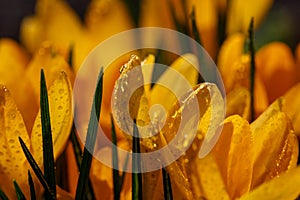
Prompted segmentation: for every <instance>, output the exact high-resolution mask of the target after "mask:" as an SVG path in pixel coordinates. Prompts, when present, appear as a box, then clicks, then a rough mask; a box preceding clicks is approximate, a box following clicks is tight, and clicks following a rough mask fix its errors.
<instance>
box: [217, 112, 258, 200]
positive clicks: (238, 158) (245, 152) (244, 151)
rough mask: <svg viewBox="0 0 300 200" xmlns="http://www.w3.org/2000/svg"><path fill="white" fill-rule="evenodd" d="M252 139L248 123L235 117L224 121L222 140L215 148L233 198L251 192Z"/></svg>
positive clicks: (224, 178)
mask: <svg viewBox="0 0 300 200" xmlns="http://www.w3.org/2000/svg"><path fill="white" fill-rule="evenodd" d="M251 138H252V135H251V131H250V125H249V123H248V121H247V120H245V119H243V118H242V117H240V116H238V115H233V116H230V117H228V118H227V119H226V120H225V121H224V125H223V129H222V133H221V136H220V139H219V140H218V142H217V144H216V146H215V148H214V155H215V157H216V161H217V163H218V166H219V168H220V171H221V174H222V177H223V180H224V182H225V185H226V188H227V191H228V194H229V196H230V197H231V198H233V197H239V196H241V195H242V194H243V193H246V192H248V191H249V190H250V186H251V180H252V164H251V163H252V158H251V154H252V153H253V150H252V140H251ZM237 174H239V176H237Z"/></svg>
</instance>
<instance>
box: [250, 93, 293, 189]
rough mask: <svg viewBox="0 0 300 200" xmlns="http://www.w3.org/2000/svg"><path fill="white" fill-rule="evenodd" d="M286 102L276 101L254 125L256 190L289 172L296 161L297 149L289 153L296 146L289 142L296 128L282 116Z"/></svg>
mask: <svg viewBox="0 0 300 200" xmlns="http://www.w3.org/2000/svg"><path fill="white" fill-rule="evenodd" d="M282 101H283V99H278V100H277V101H275V102H274V103H273V104H272V105H271V106H270V107H269V108H268V109H267V110H266V111H265V112H264V113H263V114H262V115H261V116H260V117H259V118H258V119H257V120H255V121H254V122H253V123H252V124H251V131H252V133H253V145H254V146H253V150H254V153H253V159H254V160H253V161H254V166H253V167H254V168H253V177H252V188H254V187H256V186H258V185H259V184H261V183H263V182H264V181H265V180H268V179H270V178H273V177H274V176H277V175H278V174H280V173H281V172H283V171H285V170H286V169H287V165H288V163H289V162H290V160H292V158H293V155H294V154H293V149H294V147H289V149H287V147H288V146H290V145H295V143H294V142H292V140H290V142H288V141H289V140H288V136H289V134H293V128H292V123H291V121H290V120H289V118H288V117H287V116H286V115H285V113H283V112H282V105H283V102H282ZM288 143H291V144H288ZM286 144H287V145H286Z"/></svg>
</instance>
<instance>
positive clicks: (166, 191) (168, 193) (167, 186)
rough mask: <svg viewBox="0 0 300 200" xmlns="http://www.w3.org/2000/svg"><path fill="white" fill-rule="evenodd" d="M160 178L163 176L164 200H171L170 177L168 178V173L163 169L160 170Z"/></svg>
mask: <svg viewBox="0 0 300 200" xmlns="http://www.w3.org/2000/svg"><path fill="white" fill-rule="evenodd" d="M162 176H163V185H164V197H165V200H172V199H173V194H172V185H171V180H170V176H169V174H168V172H167V171H166V170H165V168H162Z"/></svg>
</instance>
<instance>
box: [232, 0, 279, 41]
mask: <svg viewBox="0 0 300 200" xmlns="http://www.w3.org/2000/svg"><path fill="white" fill-rule="evenodd" d="M272 4H273V0H263V1H260V0H254V1H242V0H233V1H231V2H230V3H229V4H228V5H229V7H228V8H227V9H228V15H227V27H226V28H227V30H226V31H227V34H228V35H231V34H233V33H235V32H243V33H247V30H248V27H249V24H250V20H251V18H252V17H254V22H255V23H254V27H255V28H256V27H258V25H259V24H260V23H261V21H262V20H263V18H264V16H265V15H266V13H267V11H268V10H269V9H270V8H271V6H272Z"/></svg>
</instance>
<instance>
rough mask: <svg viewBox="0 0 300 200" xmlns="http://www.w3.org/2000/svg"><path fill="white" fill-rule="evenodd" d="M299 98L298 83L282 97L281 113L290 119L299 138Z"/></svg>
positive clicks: (299, 89) (299, 88)
mask: <svg viewBox="0 0 300 200" xmlns="http://www.w3.org/2000/svg"><path fill="white" fill-rule="evenodd" d="M299 98H300V83H298V84H296V85H295V86H294V87H292V88H291V89H289V91H288V92H287V93H285V95H284V99H285V101H284V104H283V108H282V109H283V111H284V112H285V113H286V114H287V115H288V116H289V117H290V119H291V120H292V122H293V127H294V130H295V134H296V135H297V136H298V137H300V110H299V103H298V102H299Z"/></svg>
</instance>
